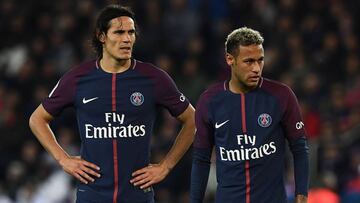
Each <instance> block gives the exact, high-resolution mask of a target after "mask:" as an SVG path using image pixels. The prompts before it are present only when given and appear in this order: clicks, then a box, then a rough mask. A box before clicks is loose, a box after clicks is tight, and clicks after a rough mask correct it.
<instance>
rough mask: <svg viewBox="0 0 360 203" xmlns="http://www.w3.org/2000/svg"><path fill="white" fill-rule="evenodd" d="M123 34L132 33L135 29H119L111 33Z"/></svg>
mask: <svg viewBox="0 0 360 203" xmlns="http://www.w3.org/2000/svg"><path fill="white" fill-rule="evenodd" d="M124 32H130V33H134V32H135V29H129V30H124V29H121V28H119V29H116V30H114V31H113V33H124Z"/></svg>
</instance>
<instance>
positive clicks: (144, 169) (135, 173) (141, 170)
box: [131, 167, 148, 176]
mask: <svg viewBox="0 0 360 203" xmlns="http://www.w3.org/2000/svg"><path fill="white" fill-rule="evenodd" d="M147 170H148V168H147V167H145V168H142V169H139V170H137V171H135V172H134V173H132V174H131V175H132V176H137V175H140V174H142V173H145V172H146V171H147Z"/></svg>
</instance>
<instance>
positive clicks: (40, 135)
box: [29, 106, 68, 162]
mask: <svg viewBox="0 0 360 203" xmlns="http://www.w3.org/2000/svg"><path fill="white" fill-rule="evenodd" d="M39 108H41V106H40V107H39ZM39 108H38V109H36V110H35V112H34V113H33V114H32V115H31V117H30V119H29V126H30V128H31V131H32V132H33V134H34V135H35V136H36V138H37V139H38V140H39V142H40V143H41V145H42V146H43V147H44V148H45V149H46V151H48V152H49V153H50V154H51V155H52V156H53V157H54V159H55V160H57V161H58V162H59V161H60V160H61V159H63V158H65V157H68V154H67V153H66V152H65V151H64V150H63V149H62V148H61V146H60V145H59V144H58V142H57V141H56V139H55V136H54V134H53V132H52V130H51V129H50V126H49V122H50V121H49V120H47V118H44V117H43V116H42V113H41V111H42V109H39Z"/></svg>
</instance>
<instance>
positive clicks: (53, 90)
mask: <svg viewBox="0 0 360 203" xmlns="http://www.w3.org/2000/svg"><path fill="white" fill-rule="evenodd" d="M59 83H60V80H59V81H58V82H57V83H56V85H55V87H54V89H52V90H51V92H50V94H49V98H50V97H51V95H52V94H53V93H54V92H55V90H56V88H57V87H58V86H59Z"/></svg>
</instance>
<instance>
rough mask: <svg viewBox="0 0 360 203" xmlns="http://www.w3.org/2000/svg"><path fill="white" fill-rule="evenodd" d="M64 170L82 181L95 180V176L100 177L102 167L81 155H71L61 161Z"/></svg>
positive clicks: (86, 182)
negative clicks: (82, 157)
mask: <svg viewBox="0 0 360 203" xmlns="http://www.w3.org/2000/svg"><path fill="white" fill-rule="evenodd" d="M59 163H60V165H61V166H62V168H63V169H64V171H65V172H66V173H68V174H70V175H72V176H74V177H75V178H76V179H78V180H79V181H81V182H82V183H85V184H88V183H89V182H94V181H95V179H94V177H98V178H99V177H100V173H99V170H100V167H98V166H96V165H95V164H93V163H90V162H87V161H85V160H83V159H81V158H80V157H79V156H69V157H67V158H64V159H62V160H60V161H59Z"/></svg>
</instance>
